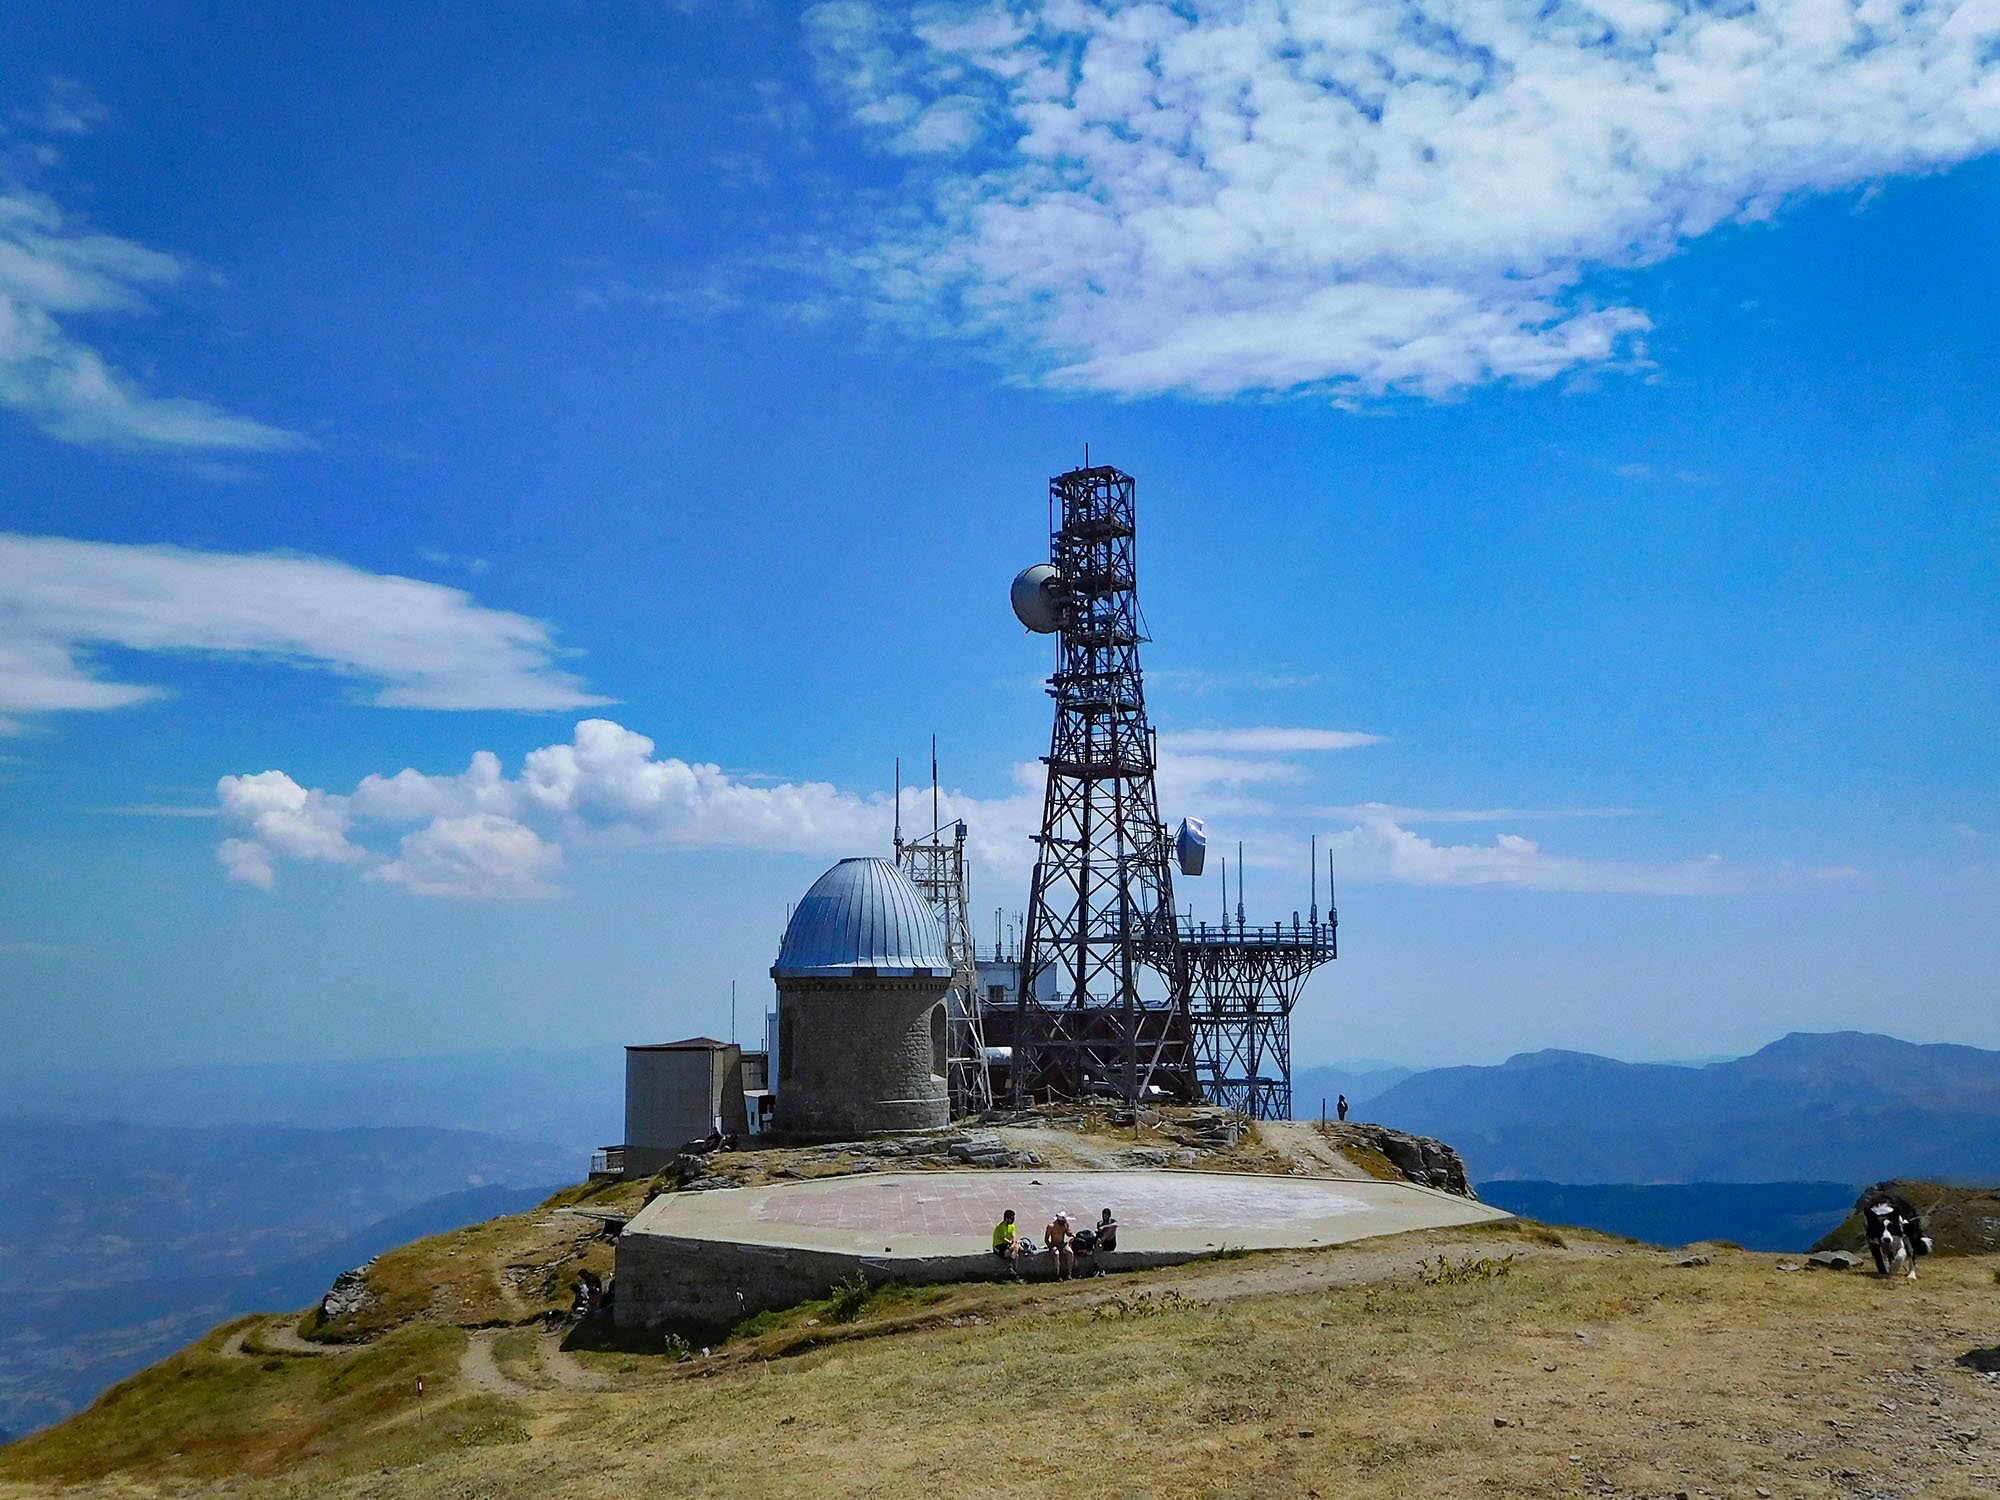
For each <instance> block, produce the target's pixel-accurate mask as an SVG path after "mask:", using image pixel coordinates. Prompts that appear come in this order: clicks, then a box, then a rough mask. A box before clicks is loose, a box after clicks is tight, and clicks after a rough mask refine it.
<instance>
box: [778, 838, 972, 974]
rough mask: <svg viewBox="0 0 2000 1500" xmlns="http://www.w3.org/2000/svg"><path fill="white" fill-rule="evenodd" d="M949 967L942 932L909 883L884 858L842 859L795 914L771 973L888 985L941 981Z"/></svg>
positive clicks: (815, 887) (929, 909)
mask: <svg viewBox="0 0 2000 1500" xmlns="http://www.w3.org/2000/svg"><path fill="white" fill-rule="evenodd" d="M949 967H950V961H949V960H948V959H947V958H946V957H945V945H944V929H943V928H941V927H939V926H938V920H937V917H936V915H935V914H934V913H933V912H932V911H931V907H930V903H929V902H928V901H926V900H924V898H923V897H922V896H921V895H920V894H918V891H917V888H916V887H915V886H913V885H911V884H910V881H909V877H908V876H906V875H905V874H904V873H903V872H902V871H901V870H899V869H897V868H896V867H895V866H894V865H892V864H890V863H889V861H888V860H886V859H843V860H842V861H841V862H840V863H839V864H837V865H835V866H834V867H833V868H832V869H831V870H828V871H827V872H826V873H825V874H824V875H822V876H820V878H819V879H817V880H815V881H814V882H813V884H812V889H811V890H809V891H807V892H806V894H805V899H804V900H802V901H800V902H799V904H798V908H797V909H796V910H795V911H794V912H793V913H792V920H791V922H790V923H789V924H788V925H787V926H786V928H785V940H784V942H783V943H782V944H780V945H779V948H778V961H777V963H776V964H774V965H773V966H772V968H771V974H772V976H773V977H774V978H778V979H791V978H797V979H806V978H821V979H842V978H849V977H853V978H861V977H864V975H868V976H872V975H880V976H882V977H884V978H891V977H896V976H929V975H933V974H936V975H943V974H944V973H945V972H946V971H947V970H948V969H949ZM856 970H861V971H864V973H863V974H857V973H855V971H856Z"/></svg>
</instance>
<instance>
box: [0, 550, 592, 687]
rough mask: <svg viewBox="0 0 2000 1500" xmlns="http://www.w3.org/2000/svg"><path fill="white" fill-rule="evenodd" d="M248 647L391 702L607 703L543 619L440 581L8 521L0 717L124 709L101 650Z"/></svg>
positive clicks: (0, 570)
mask: <svg viewBox="0 0 2000 1500" xmlns="http://www.w3.org/2000/svg"><path fill="white" fill-rule="evenodd" d="M100 646H114V647H122V648H125V649H127V650H133V651H151V652H179V653H188V652H200V653H205V654H217V653H220V654H229V655H242V656H253V657H258V658H262V659H266V660H274V661H280V662H284V663H286V664H287V665H290V666H295V667H314V668H318V669H321V670H324V671H329V672H333V673H336V674H338V675H340V676H344V677H352V678H357V679H361V680H364V681H368V682H372V683H375V684H378V686H376V688H375V689H374V691H373V693H372V696H371V697H370V699H369V701H370V702H373V703H377V704H381V705H384V706H386V707H394V708H439V709H469V708H505V709H566V708H578V707H582V706H585V705H588V704H594V703H603V702H605V701H607V700H605V699H603V698H598V697H594V696H592V695H591V694H589V693H586V692H584V691H583V689H582V687H581V685H580V684H579V683H578V681H577V679H576V678H575V677H573V676H572V675H571V674H570V673H568V672H564V671H561V670H558V669H557V668H556V666H555V665H554V663H555V658H556V654H557V653H556V648H555V644H554V642H553V641H552V640H551V638H550V636H549V631H548V627H547V626H545V625H543V624H542V623H541V622H540V621H537V620H531V619H528V618H527V617H525V616H523V615H517V614H511V613H508V612H507V611H504V610H495V609H488V608H486V607H484V606H483V605H481V604H479V603H478V602H476V601H475V600H474V599H473V598H472V597H471V596H470V595H468V594H465V593H463V592H462V591H460V590H458V589H454V588H447V587H444V586H443V585H440V584H435V583H424V582H420V581H418V580H416V579H411V578H398V577H395V576H393V575H386V574H379V573H367V572H363V571H362V570H361V569H359V568H354V567H350V566H348V565H347V564H345V563H341V562H335V561H332V560H330V559H327V558H318V557H295V556H286V555H280V554H274V553H248V554H245V553H227V552H196V551H190V550H188V549H185V548H181V547H166V546H133V545H125V544H120V543H112V542H83V541H74V540H71V539H69V538H66V537H31V536H9V535H5V534H0V727H5V726H6V725H7V724H8V722H9V719H8V717H7V716H11V715H16V714H32V713H50V712H57V711H65V710H84V709H95V710H104V709H116V708H127V707H130V706H132V705H133V704H137V703H143V702H146V701H147V700H149V699H152V698H157V697H159V696H160V695H161V689H159V688H157V687H154V686H151V685H147V684H141V683H128V682H115V681H111V680H109V679H107V678H106V677H104V676H102V675H101V673H100V672H99V670H98V669H97V668H96V667H95V665H94V664H93V663H92V662H91V660H90V655H89V653H90V651H91V650H92V649H93V648H95V647H100Z"/></svg>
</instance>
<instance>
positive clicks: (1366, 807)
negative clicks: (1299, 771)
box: [1314, 802, 1638, 823]
mask: <svg viewBox="0 0 2000 1500" xmlns="http://www.w3.org/2000/svg"><path fill="white" fill-rule="evenodd" d="M1637 811H1638V809H1637V808H1631V807H1397V806H1396V805H1395V804H1393V803H1389V802H1355V803H1349V804H1347V805H1345V806H1340V807H1323V808H1318V809H1315V810H1314V815H1315V816H1318V817H1325V818H1355V819H1358V820H1359V821H1361V822H1363V823H1529V822H1535V821H1538V820H1540V819H1544V818H1629V817H1632V816H1633V815H1634V814H1635V813H1636V812H1637Z"/></svg>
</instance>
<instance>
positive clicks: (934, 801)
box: [931, 735, 944, 828]
mask: <svg viewBox="0 0 2000 1500" xmlns="http://www.w3.org/2000/svg"><path fill="white" fill-rule="evenodd" d="M943 826H944V825H943V824H942V823H940V822H938V775H937V736H936V735H932V736H931V827H932V828H942V827H943Z"/></svg>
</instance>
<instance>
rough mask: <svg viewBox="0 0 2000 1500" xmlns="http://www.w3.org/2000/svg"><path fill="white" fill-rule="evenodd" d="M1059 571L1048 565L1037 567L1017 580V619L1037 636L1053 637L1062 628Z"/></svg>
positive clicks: (1015, 610) (1025, 571)
mask: <svg viewBox="0 0 2000 1500" xmlns="http://www.w3.org/2000/svg"><path fill="white" fill-rule="evenodd" d="M1055 585H1056V570H1055V568H1054V567H1053V566H1051V565H1050V564H1048V563H1036V564H1035V565H1034V566H1033V567H1032V568H1023V569H1021V571H1020V572H1019V573H1017V574H1016V575H1015V576H1014V587H1013V589H1012V591H1011V598H1012V599H1013V603H1014V617H1015V618H1016V619H1017V620H1019V621H1020V622H1021V623H1022V624H1023V625H1025V626H1027V627H1028V629H1030V630H1032V631H1034V632H1035V634H1036V635H1053V634H1055V632H1056V631H1058V630H1060V629H1061V628H1062V612H1061V611H1060V610H1059V609H1057V608H1056V601H1055Z"/></svg>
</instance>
